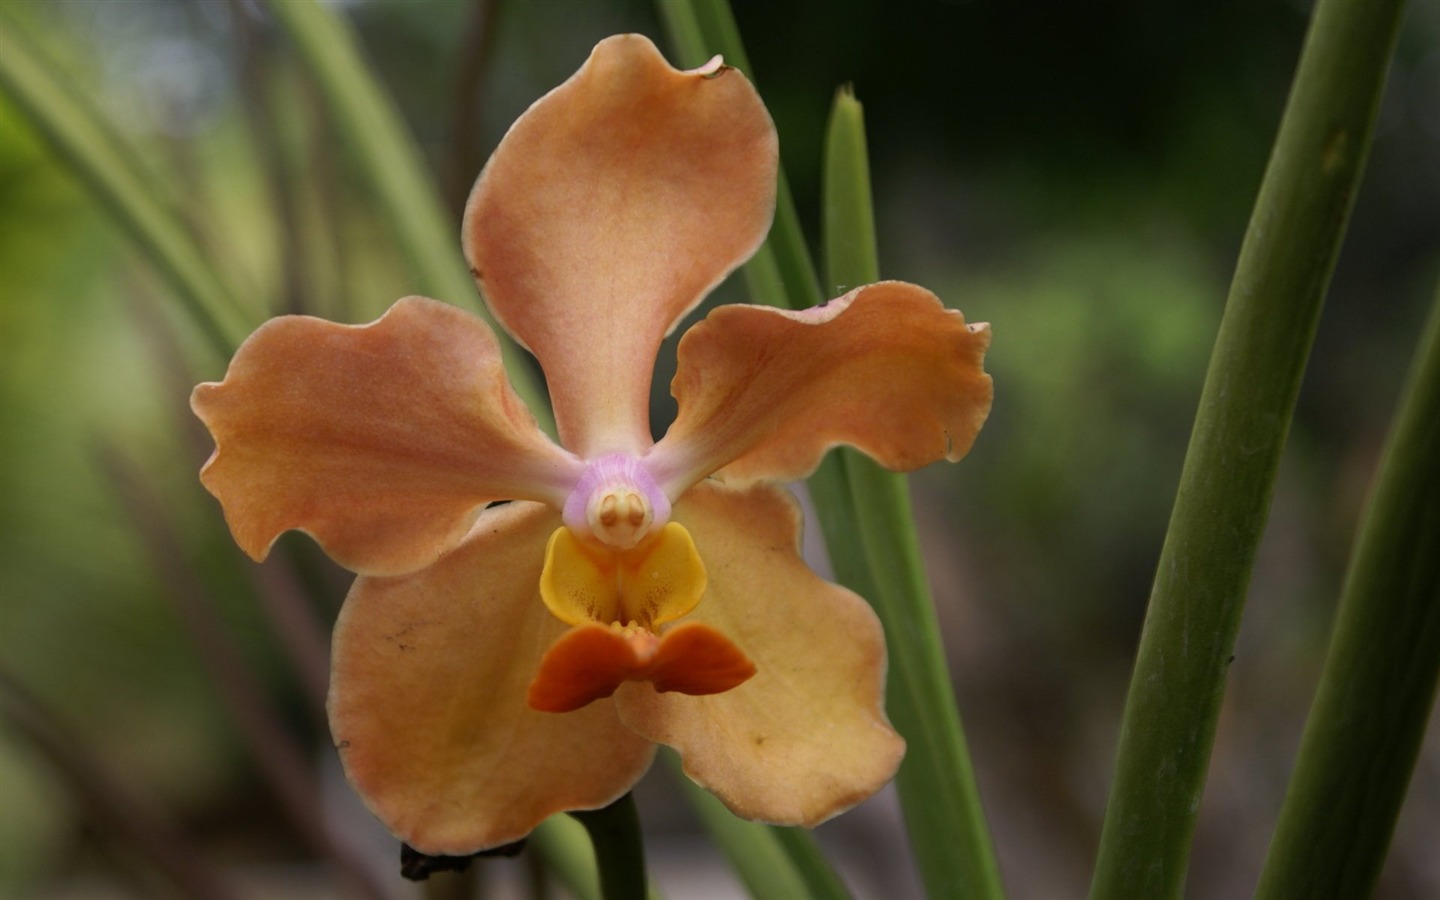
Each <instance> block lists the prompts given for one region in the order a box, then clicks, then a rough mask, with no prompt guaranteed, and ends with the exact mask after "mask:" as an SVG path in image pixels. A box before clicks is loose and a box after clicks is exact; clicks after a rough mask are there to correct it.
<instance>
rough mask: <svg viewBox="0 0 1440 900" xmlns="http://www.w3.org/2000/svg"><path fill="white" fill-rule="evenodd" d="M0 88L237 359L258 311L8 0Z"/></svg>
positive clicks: (223, 353) (220, 350)
mask: <svg viewBox="0 0 1440 900" xmlns="http://www.w3.org/2000/svg"><path fill="white" fill-rule="evenodd" d="M0 90H3V91H4V92H5V94H7V95H8V96H9V97H10V98H11V99H13V100H14V101H15V103H16V105H17V106H18V107H19V109H20V110H21V111H22V112H23V113H24V114H25V115H26V116H27V117H28V118H29V119H30V121H31V122H32V123H33V124H34V125H35V127H36V129H37V130H38V131H39V132H40V134H41V136H43V137H44V138H45V140H46V141H48V142H49V144H50V146H51V147H52V148H53V149H54V150H55V152H56V154H57V155H58V156H59V157H60V158H61V159H63V160H64V161H65V162H66V163H67V164H68V165H69V166H70V168H71V170H72V171H73V172H74V173H75V174H76V175H77V176H78V177H79V178H80V180H81V181H82V182H83V183H84V184H85V186H86V188H87V189H88V190H89V191H90V193H91V194H92V195H94V197H95V198H96V199H97V200H99V201H100V203H101V204H102V205H104V206H105V208H106V209H108V210H109V212H110V214H111V215H113V216H114V217H115V219H116V220H117V221H118V222H119V224H120V226H121V228H122V229H124V231H125V232H126V234H128V235H129V236H130V238H131V239H133V240H134V241H135V242H136V243H137V244H138V245H139V247H140V249H141V251H142V252H144V253H145V255H146V256H148V257H149V259H150V261H151V263H152V264H154V266H155V268H156V269H157V270H158V271H159V272H160V274H161V276H162V277H163V278H164V279H165V280H166V281H167V282H168V283H169V285H170V287H171V288H172V289H173V290H174V291H175V295H176V296H177V297H178V298H179V299H180V301H181V302H182V304H183V305H184V308H185V311H186V312H187V313H188V314H189V316H190V317H191V319H192V320H193V321H194V323H195V324H196V326H197V327H198V328H199V330H200V332H201V334H202V335H203V336H204V338H205V340H206V342H207V343H208V345H209V347H210V349H211V350H212V351H214V352H215V354H216V355H217V356H218V357H220V358H227V357H229V356H230V355H231V354H232V353H233V352H234V351H235V348H236V347H237V346H238V345H239V343H240V340H241V339H242V338H243V337H244V335H245V333H246V332H247V331H248V330H249V329H250V328H251V327H253V322H251V321H250V319H251V314H247V311H246V310H244V309H243V308H242V307H241V304H240V303H239V302H238V301H237V300H236V299H235V293H234V292H233V291H232V290H231V288H230V287H229V285H228V284H227V283H226V279H225V277H224V276H223V275H222V274H221V272H220V270H219V268H218V267H217V266H216V265H215V263H214V261H213V260H211V259H209V258H208V257H207V256H206V254H205V252H204V250H203V249H202V248H201V246H200V245H199V244H198V243H197V242H196V241H195V239H194V236H193V235H192V233H191V232H190V230H189V229H188V228H187V227H186V225H185V224H184V223H183V222H182V221H181V219H180V217H179V216H178V215H177V214H176V212H175V210H174V209H173V208H172V207H171V206H169V205H168V204H167V203H166V202H165V201H164V200H163V198H161V197H160V196H157V193H158V192H157V190H156V184H155V181H154V178H153V175H152V174H151V173H150V172H147V171H146V170H145V169H144V167H143V166H142V164H141V163H140V161H139V156H138V154H137V153H136V152H135V151H134V150H133V149H132V148H131V147H129V146H127V145H126V144H125V142H124V140H123V139H122V138H121V137H120V135H119V134H118V133H117V132H116V131H115V129H114V128H112V127H111V126H110V124H109V123H108V121H107V120H106V119H105V117H104V115H103V114H102V113H101V112H100V110H99V109H98V108H96V107H95V105H94V104H93V102H91V100H90V98H89V97H88V96H87V95H86V94H85V93H84V92H83V91H80V90H78V89H76V88H75V87H74V86H72V85H69V84H68V83H67V82H66V79H65V75H64V74H63V72H61V70H60V69H59V68H58V67H57V66H56V65H55V64H54V63H53V62H51V61H50V60H47V59H46V58H45V56H44V54H43V53H42V52H41V51H40V48H39V47H38V46H36V44H35V42H34V41H33V40H32V39H31V38H30V37H29V36H28V35H26V34H25V33H24V31H23V30H22V29H21V28H20V27H19V25H18V24H17V23H16V22H15V21H14V20H13V19H12V18H11V14H10V13H8V12H6V11H5V8H4V6H3V5H0ZM257 311H258V310H257Z"/></svg>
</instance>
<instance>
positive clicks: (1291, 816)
mask: <svg viewBox="0 0 1440 900" xmlns="http://www.w3.org/2000/svg"><path fill="white" fill-rule="evenodd" d="M1437 411H1440V292H1437V293H1436V297H1435V305H1434V308H1433V309H1432V310H1431V312H1430V323H1429V325H1428V327H1427V328H1426V333H1425V337H1424V340H1423V341H1422V343H1421V345H1420V348H1419V350H1418V352H1417V354H1416V359H1415V364H1414V367H1413V369H1412V371H1411V373H1410V379H1409V382H1408V384H1407V386H1406V389H1405V393H1404V397H1403V399H1402V402H1401V406H1400V411H1399V414H1398V415H1397V416H1396V418H1395V424H1394V426H1393V430H1392V432H1391V434H1390V438H1389V441H1388V443H1387V445H1386V448H1385V453H1384V456H1383V457H1382V459H1381V462H1380V469H1379V473H1378V475H1377V477H1376V481H1375V489H1374V494H1373V496H1372V497H1371V500H1370V503H1369V506H1368V508H1367V510H1366V512H1365V516H1364V518H1363V520H1362V522H1361V526H1360V534H1359V538H1358V540H1357V541H1356V547H1355V554H1354V556H1353V557H1352V558H1351V560H1350V568H1349V572H1348V574H1347V575H1346V578H1345V587H1344V589H1343V592H1342V595H1341V600H1340V609H1339V612H1338V614H1337V616H1336V622H1335V634H1334V636H1333V637H1332V639H1331V643H1330V652H1329V655H1328V657H1327V659H1326V662H1325V669H1324V672H1323V674H1322V675H1321V679H1320V689H1319V691H1318V693H1317V694H1316V697H1315V705H1314V707H1313V708H1312V709H1311V711H1310V718H1309V720H1308V721H1307V722H1306V725H1305V737H1304V738H1303V740H1302V741H1301V742H1300V755H1299V759H1298V761H1297V763H1296V767H1295V774H1294V775H1293V776H1292V777H1291V780H1290V788H1289V791H1288V793H1287V794H1286V796H1285V804H1284V806H1283V807H1282V808H1281V810H1280V822H1279V825H1278V826H1277V828H1276V832H1275V839H1274V841H1273V843H1272V844H1271V845H1270V855H1269V858H1268V859H1267V860H1266V863H1265V870H1264V873H1263V874H1262V876H1261V878H1260V888H1259V891H1258V892H1257V893H1256V896H1257V898H1259V900H1283V898H1289V897H1297V898H1298V897H1307V898H1321V897H1333V898H1335V900H1342V898H1350V897H1368V896H1370V893H1371V891H1373V890H1374V888H1375V882H1376V880H1377V879H1378V878H1379V877H1380V867H1381V865H1382V864H1383V863H1384V861H1385V851H1386V849H1387V848H1388V847H1389V846H1390V838H1391V835H1392V834H1393V833H1394V830H1395V822H1396V820H1397V819H1398V818H1399V816H1400V806H1401V804H1402V803H1403V802H1404V800H1405V790H1406V787H1407V785H1408V784H1409V781H1410V776H1411V774H1412V773H1413V772H1414V770H1415V761H1416V759H1417V758H1418V757H1419V754H1420V744H1421V742H1422V740H1423V738H1424V735H1425V723H1426V721H1427V720H1428V719H1429V717H1430V712H1431V710H1432V709H1433V708H1434V705H1435V695H1436V685H1437V683H1440V554H1437V553H1436V552H1435V548H1436V547H1440V465H1436V460H1440V415H1437Z"/></svg>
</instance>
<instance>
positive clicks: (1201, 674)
mask: <svg viewBox="0 0 1440 900" xmlns="http://www.w3.org/2000/svg"><path fill="white" fill-rule="evenodd" d="M1402 6H1403V2H1402V0H1372V2H1366V3H1354V2H1350V0H1320V2H1319V3H1318V4H1317V6H1316V8H1315V13H1314V18H1313V19H1312V21H1311V25H1310V29H1309V33H1308V34H1307V36H1306V39H1305V46H1304V49H1303V51H1302V53H1301V57H1300V63H1299V67H1298V69H1297V71H1296V76H1295V82H1294V84H1293V86H1292V88H1291V93H1290V97H1289V100H1288V102H1287V104H1286V109H1285V114H1284V117H1283V119H1282V120H1281V124H1280V132H1279V136H1278V137H1277V139H1276V143H1275V148H1274V150H1273V152H1272V154H1271V157H1270V162H1269V165H1268V167H1267V170H1266V173H1265V179H1264V182H1263V183H1262V184H1261V187H1260V194H1259V197H1258V198H1257V199H1256V203H1255V210H1254V212H1253V214H1252V216H1251V219H1250V225H1249V228H1248V229H1247V231H1246V234H1245V241H1244V244H1243V246H1242V248H1241V251H1240V260H1239V263H1238V264H1237V267H1236V271H1235V278H1234V281H1233V282H1232V284H1231V289H1230V297H1229V300H1228V301H1227V303H1226V308H1225V316H1224V319H1223V321H1222V322H1221V325H1220V333H1219V336H1218V337H1217V339H1216V342H1215V348H1214V352H1213V355H1212V357H1211V361H1210V369H1209V372H1208V374H1207V376H1206V380H1205V388H1204V391H1203V392H1202V395H1201V398H1200V409H1199V412H1198V414H1197V416H1196V421H1195V428H1194V431H1193V433H1192V435H1191V438H1190V447H1189V450H1188V451H1187V453H1186V457H1185V467H1184V470H1183V472H1182V474H1181V478H1180V488H1179V492H1178V494H1177V497H1176V501H1175V508H1174V510H1173V512H1172V514H1171V519H1170V528H1169V531H1168V532H1167V534H1166V537H1165V546H1164V549H1163V550H1162V551H1161V556H1160V562H1159V567H1158V571H1157V574H1156V578H1155V585H1154V588H1153V591H1152V593H1151V597H1150V606H1149V610H1148V612H1147V614H1146V618H1145V627H1144V630H1143V632H1142V634H1141V637H1140V648H1139V652H1138V655H1137V658H1136V664H1135V672H1134V676H1133V677H1132V678H1131V681H1130V694H1129V697H1128V698H1127V701H1126V706H1125V717H1124V722H1123V724H1122V726H1121V735H1120V746H1119V751H1118V759H1117V762H1116V773H1115V782H1114V784H1113V785H1112V788H1111V793H1110V802H1109V806H1108V808H1107V810H1106V815H1105V823H1104V827H1103V831H1102V834H1101V840H1100V855H1099V859H1098V861H1097V866H1096V871H1095V878H1094V882H1093V883H1092V885H1091V895H1092V897H1095V898H1130V897H1137V898H1139V897H1143V898H1146V900H1150V898H1156V900H1160V898H1168V897H1178V896H1180V894H1181V891H1182V889H1183V887H1184V882H1185V872H1186V868H1187V862H1188V858H1189V848H1190V840H1191V837H1192V835H1193V833H1194V828H1195V814H1196V812H1197V810H1198V809H1199V807H1200V797H1201V793H1202V790H1203V787H1204V782H1205V770H1206V767H1207V765H1208V762H1209V758H1210V748H1211V746H1212V744H1213V741H1214V735H1215V724H1216V719H1217V717H1218V716H1219V710H1220V700H1221V697H1222V695H1223V693H1224V684H1225V673H1226V669H1227V667H1228V663H1229V659H1230V654H1231V651H1232V647H1233V645H1234V641H1235V633H1236V631H1237V629H1238V628H1239V624H1240V613H1241V609H1242V607H1243V604H1244V597H1245V591H1246V587H1247V585H1248V583H1249V579H1250V569H1251V565H1252V563H1253V561H1254V558H1255V548H1256V546H1257V545H1258V543H1259V541H1260V535H1261V532H1262V531H1263V530H1264V525H1265V518H1266V514H1267V512H1268V509H1269V503H1270V496H1271V489H1272V487H1273V485H1274V481H1275V473H1276V470H1277V469H1278V467H1279V463H1280V455H1281V451H1282V449H1283V448H1284V445H1285V437H1286V434H1287V432H1288V430H1289V423H1290V419H1291V415H1292V413H1293V410H1294V405H1295V397H1296V394H1297V393H1298V391H1299V387H1300V380H1301V376H1302V374H1303V372H1304V367H1305V360H1306V357H1307V356H1308V354H1309V349H1310V344H1311V340H1312V338H1313V336H1314V333H1315V326H1316V322H1317V321H1318V319H1319V315H1320V307H1321V303H1322V300H1323V298H1324V294H1325V289H1326V286H1327V284H1328V283H1329V280H1330V273H1331V270H1332V269H1333V268H1334V264H1335V257H1336V255H1337V253H1338V252H1339V248H1340V243H1341V238H1342V236H1343V234H1344V230H1345V224H1346V221H1347V220H1348V218H1349V212H1350V208H1351V203H1352V201H1353V198H1354V196H1355V192H1356V189H1357V187H1358V185H1359V181H1360V174H1361V170H1362V168H1363V164H1364V161H1365V157H1366V153H1367V151H1368V149H1369V146H1370V137H1371V133H1372V131H1373V127H1374V122H1375V114H1376V111H1377V109H1378V108H1379V104H1380V95H1381V89H1382V87H1383V85H1384V82H1385V72H1386V69H1387V68H1388V63H1389V59H1390V54H1391V51H1392V49H1393V47H1394V44H1395V36H1396V32H1397V31H1398V27H1399V20H1400V12H1401V9H1402Z"/></svg>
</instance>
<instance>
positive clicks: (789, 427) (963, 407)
mask: <svg viewBox="0 0 1440 900" xmlns="http://www.w3.org/2000/svg"><path fill="white" fill-rule="evenodd" d="M989 344H990V329H989V326H988V325H983V324H981V325H966V324H965V320H964V318H963V317H962V316H961V315H960V313H958V312H955V311H952V310H947V309H945V308H944V306H942V305H941V303H940V301H939V299H937V298H936V297H935V295H934V294H932V293H930V292H929V291H927V290H925V289H924V288H921V287H916V286H915V285H912V284H905V283H903V282H898V281H886V282H881V283H879V284H873V285H869V286H866V287H862V288H858V289H857V290H854V291H851V292H850V293H848V294H846V295H845V296H843V297H840V298H838V299H835V300H831V301H830V302H829V303H827V304H825V305H824V306H818V307H815V308H813V309H808V310H803V311H801V312H790V311H786V310H778V309H771V308H769V307H761V306H721V307H718V308H716V309H715V310H714V311H713V312H711V313H710V315H709V316H708V317H707V318H706V319H705V320H704V321H702V322H700V323H699V324H697V325H695V326H694V327H692V328H691V329H690V330H689V331H688V332H686V333H685V335H684V337H683V338H681V340H680V346H679V351H678V353H679V363H678V368H677V370H676V375H675V380H674V382H673V383H672V384H671V388H670V391H671V393H672V394H674V395H675V398H676V400H677V401H678V402H679V405H680V410H679V415H678V417H677V418H676V420H675V423H674V425H672V426H671V428H670V431H669V433H667V434H666V435H665V437H664V439H663V440H661V441H660V443H659V444H657V445H656V446H655V448H654V449H653V450H652V451H651V453H650V455H649V456H648V457H647V464H648V465H649V467H650V471H651V472H653V473H655V474H656V479H657V480H658V481H659V482H660V483H661V484H662V485H663V486H664V487H665V489H666V492H667V493H669V494H671V495H672V496H674V495H675V494H677V493H679V492H680V491H682V490H683V489H684V488H685V487H686V486H688V485H690V484H693V483H695V482H696V481H698V480H699V479H701V478H703V477H705V476H706V475H709V474H711V473H713V472H716V471H717V470H719V472H720V475H721V477H722V478H723V479H725V480H727V481H731V482H736V483H745V482H748V481H753V480H757V479H766V480H774V481H788V480H793V479H797V478H802V477H804V476H806V475H808V474H809V473H810V472H812V471H814V469H815V466H817V465H818V464H819V462H820V457H821V456H822V455H823V454H824V453H825V451H826V450H827V449H829V448H830V447H833V446H835V445H836V444H850V445H853V446H855V447H857V448H858V449H860V450H862V451H864V452H865V453H867V454H869V455H870V456H872V457H874V458H875V459H876V461H878V462H879V463H880V464H882V465H884V466H886V467H888V468H890V469H897V470H910V469H915V468H919V467H920V466H923V465H926V464H927V463H931V462H935V461H936V460H938V459H941V458H945V459H949V460H952V461H954V460H958V459H959V458H960V457H962V456H964V455H965V453H966V452H967V451H968V450H969V449H970V445H971V444H972V443H973V442H974V440H975V436H976V434H977V433H978V432H979V431H980V426H981V425H983V424H984V422H985V417H986V416H987V415H988V414H989V412H990V397H991V385H990V376H989V375H986V374H985V372H984V370H983V369H982V364H983V362H984V358H985V349H986V347H988V346H989ZM722 467H723V468H722ZM702 546H703V545H702Z"/></svg>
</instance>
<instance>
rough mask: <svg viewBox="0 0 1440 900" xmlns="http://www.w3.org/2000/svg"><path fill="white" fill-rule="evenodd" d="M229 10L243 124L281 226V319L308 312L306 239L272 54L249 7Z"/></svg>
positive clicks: (235, 2) (239, 1)
mask: <svg viewBox="0 0 1440 900" xmlns="http://www.w3.org/2000/svg"><path fill="white" fill-rule="evenodd" d="M228 6H229V8H230V21H231V25H232V27H233V28H234V31H235V36H236V38H237V41H236V43H237V44H238V55H239V68H240V79H239V83H240V93H241V96H242V98H243V99H244V109H245V120H246V122H247V124H248V125H249V128H250V137H251V140H252V142H253V143H254V146H255V148H256V151H257V152H258V154H259V156H260V163H261V168H262V170H263V171H264V174H265V182H266V186H267V187H268V189H269V193H270V205H271V208H272V210H273V212H274V216H275V221H276V222H277V223H279V226H280V235H279V241H278V242H277V244H276V248H275V249H276V253H277V254H278V255H279V257H280V276H281V288H280V298H279V299H280V303H279V306H278V308H279V310H280V311H281V312H286V313H303V312H307V311H309V310H307V309H306V297H307V291H306V283H305V267H304V266H303V265H302V262H301V257H302V255H303V254H302V249H303V248H304V246H305V243H304V238H305V236H304V235H303V234H302V233H301V228H300V211H299V208H298V197H299V190H298V186H297V185H296V184H295V179H294V178H293V177H292V175H291V172H290V169H289V166H288V165H287V164H286V159H285V152H284V147H283V146H282V142H281V137H280V128H279V117H278V116H276V110H275V103H274V98H273V96H272V90H271V85H270V80H269V75H270V72H271V71H272V70H273V54H271V53H270V52H269V50H268V48H267V46H266V43H265V37H266V36H265V34H264V32H263V30H262V28H261V27H260V26H259V23H258V22H257V17H256V14H255V9H254V6H253V5H252V4H249V3H246V2H245V0H229V3H228ZM270 308H272V309H274V308H276V307H275V306H274V305H271V307H270Z"/></svg>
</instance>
